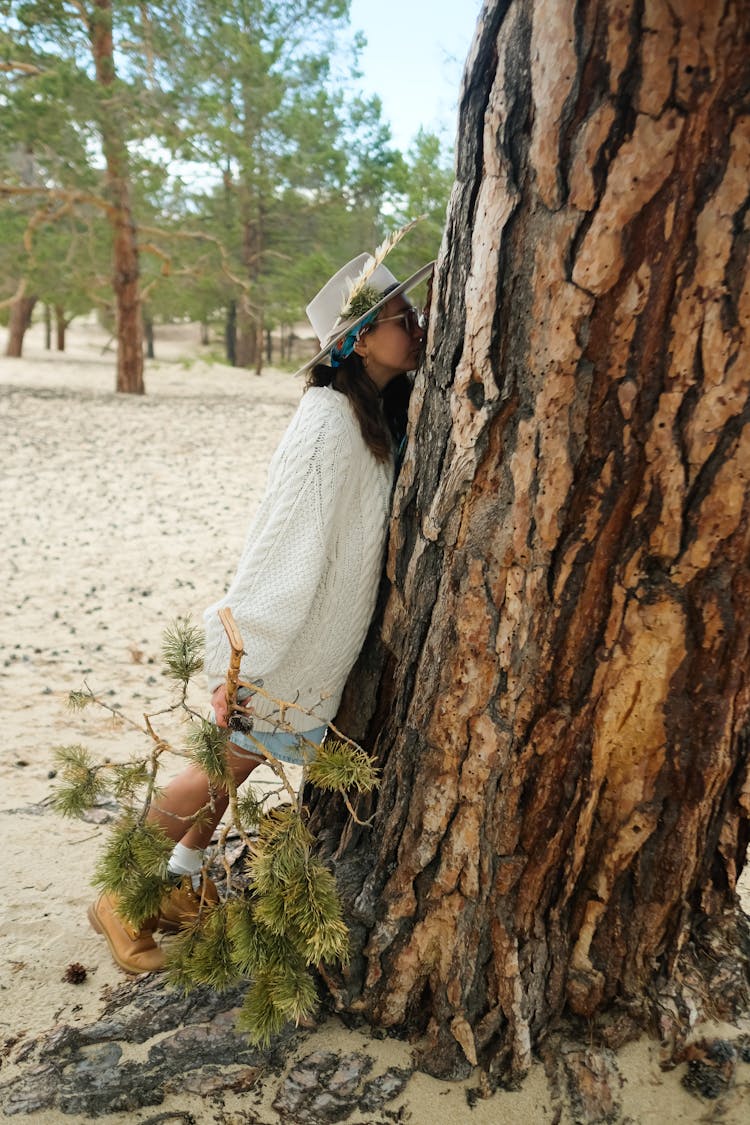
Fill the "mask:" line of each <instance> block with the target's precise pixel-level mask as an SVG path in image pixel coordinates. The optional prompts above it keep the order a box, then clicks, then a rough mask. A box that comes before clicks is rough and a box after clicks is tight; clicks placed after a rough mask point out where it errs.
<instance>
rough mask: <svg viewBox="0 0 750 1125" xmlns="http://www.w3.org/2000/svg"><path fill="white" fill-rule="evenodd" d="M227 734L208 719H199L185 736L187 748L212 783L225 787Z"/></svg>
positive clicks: (227, 775) (226, 780)
mask: <svg viewBox="0 0 750 1125" xmlns="http://www.w3.org/2000/svg"><path fill="white" fill-rule="evenodd" d="M228 738H229V735H228V732H227V730H226V729H225V728H224V727H219V726H217V725H216V723H212V722H211V721H210V720H209V719H200V720H199V722H198V723H197V725H196V726H194V727H193V729H192V730H191V731H190V734H189V735H188V738H187V744H188V750H189V751H190V754H191V755H192V757H193V758H194V759H195V761H196V762H197V764H198V765H199V766H200V767H201V769H202V770H203V772H204V773H205V774H206V775H207V776H208V779H209V781H211V782H213V784H214V785H221V786H222V787H223V788H226V786H227V782H228V781H229V766H228V764H227V741H228Z"/></svg>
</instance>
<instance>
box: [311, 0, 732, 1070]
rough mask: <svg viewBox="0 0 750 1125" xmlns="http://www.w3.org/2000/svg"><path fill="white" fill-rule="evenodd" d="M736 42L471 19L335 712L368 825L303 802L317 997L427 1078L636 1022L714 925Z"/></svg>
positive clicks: (725, 656) (543, 7)
mask: <svg viewBox="0 0 750 1125" xmlns="http://www.w3.org/2000/svg"><path fill="white" fill-rule="evenodd" d="M749 31H750V8H749V7H748V5H746V4H744V3H741V2H740V0H729V2H727V3H726V4H722V5H706V4H704V3H702V2H701V0H673V2H672V3H670V4H669V5H667V4H666V3H664V4H662V3H658V2H654V3H646V4H645V5H643V4H639V3H636V2H635V0H632V2H629V0H617V3H615V2H614V0H610V2H607V0H591V2H590V3H580V4H578V5H577V6H576V5H572V4H570V3H568V2H567V0H552V2H544V0H538V2H537V3H535V4H533V3H531V2H530V0H520V2H516V3H508V2H507V0H503V2H500V0H495V2H492V0H490V2H488V3H487V4H486V5H485V8H484V11H483V14H482V18H481V20H480V25H479V27H478V29H477V35H476V38H475V41H474V45H473V48H472V52H471V54H470V57H469V61H468V64H467V73H466V76H465V79H464V86H463V91H462V99H461V109H460V125H459V138H460V140H459V152H458V171H457V182H456V186H455V188H454V192H453V196H452V200H451V205H450V208H449V214H448V225H447V232H446V237H445V240H444V243H443V248H442V251H441V257H440V260H439V264H438V269H437V275H436V279H435V287H434V291H435V296H434V300H433V308H432V315H431V321H430V330H429V338H428V348H427V358H426V362H425V364H424V366H423V369H422V371H421V372H420V374H419V376H418V379H417V382H416V386H415V390H414V394H413V398H412V406H411V436H410V442H409V447H408V450H407V454H406V458H405V461H404V464H403V467H402V469H401V472H400V476H399V480H398V483H397V487H396V492H395V498H394V512H393V522H392V525H391V540H390V547H389V556H388V566H387V570H388V579H389V582H388V583H387V584H386V588H385V589H384V591H383V596H382V599H381V602H382V612H381V618H380V627H379V628H378V627H375V628H374V629H373V631H372V633H371V638H370V640H369V642H368V644H367V645H366V646H365V649H364V651H363V654H362V656H361V659H360V662H359V664H358V666H357V668H356V669H355V671H354V673H353V675H352V678H351V679H350V682H349V685H348V688H347V693H346V695H345V699H344V704H343V706H342V709H341V712H340V715H339V721H340V723H342V724H343V725H344V729H345V730H347V731H348V732H349V733H351V734H353V735H354V736H355V737H359V738H361V739H363V740H364V742H365V744H366V745H368V746H369V747H371V748H374V749H375V751H376V752H377V754H378V756H379V758H380V760H381V762H382V764H383V780H382V785H381V787H380V790H379V793H378V796H377V801H376V806H375V807H374V808H373V807H370V805H368V802H366V801H362V802H361V803H360V808H361V814H366V815H369V814H370V813H372V812H374V817H375V819H374V824H373V826H372V828H371V829H363V828H360V827H357V826H354V825H352V823H351V821H350V820H349V819H348V817H347V815H346V811H345V810H344V809H342V807H341V806H340V804H339V803H338V802H336V801H334V800H332V799H330V798H325V797H317V796H313V797H311V801H312V823H313V827H314V829H315V830H316V831H317V832H318V834H319V837H320V840H321V847H322V849H323V851H327V852H328V854H329V855H332V856H333V858H334V862H335V866H336V869H337V875H338V878H339V881H340V885H341V888H342V893H343V895H344V899H345V902H346V904H347V907H348V910H349V914H350V918H351V922H352V946H353V958H352V961H351V964H350V966H349V967H348V969H347V970H346V971H345V972H344V973H343V974H342V975H340V976H338V977H335V976H331V977H330V978H329V983H330V987H331V990H332V992H333V995H334V997H335V998H336V1001H337V1004H338V1006H339V1007H340V1008H342V1009H346V1010H350V1011H357V1012H359V1013H361V1014H362V1015H364V1016H365V1018H366V1019H367V1020H369V1021H371V1022H372V1023H375V1024H378V1025H380V1026H385V1027H390V1028H394V1029H397V1030H399V1031H400V1032H406V1031H415V1030H416V1031H425V1032H426V1033H427V1041H428V1048H427V1050H426V1052H425V1054H424V1055H423V1060H422V1061H423V1065H424V1066H425V1067H426V1069H428V1070H430V1071H431V1072H432V1073H436V1074H440V1075H443V1076H451V1075H458V1074H461V1073H463V1072H465V1070H466V1068H467V1067H468V1065H469V1064H470V1063H475V1062H477V1061H478V1062H480V1063H481V1064H482V1065H484V1066H486V1067H487V1068H488V1070H489V1072H490V1074H491V1075H494V1076H495V1077H502V1078H506V1079H507V1078H508V1077H509V1076H510V1077H517V1076H519V1075H521V1074H523V1073H524V1072H525V1071H526V1069H527V1068H528V1066H529V1064H530V1059H531V1049H532V1046H533V1045H535V1044H537V1043H539V1042H540V1040H541V1039H542V1038H543V1036H544V1034H545V1033H546V1032H547V1031H548V1030H549V1029H550V1027H551V1026H552V1024H553V1022H554V1021H555V1020H556V1019H557V1018H558V1017H559V1016H560V1015H561V1014H564V1013H570V1014H573V1015H576V1016H582V1017H586V1018H587V1019H590V1018H592V1017H594V1016H598V1015H599V1014H600V1013H602V1012H603V1011H605V1010H610V1011H611V1010H612V1009H613V1007H614V1008H617V1007H620V1008H625V1009H627V1010H628V1012H630V1013H631V1014H632V1015H633V1016H634V1017H637V1018H638V1019H640V1020H645V1019H647V1015H646V1013H647V1010H648V998H649V997H653V996H654V995H655V994H657V993H660V991H661V994H662V995H663V990H665V989H666V990H667V991H668V990H670V989H678V983H676V982H677V981H678V976H677V974H676V972H675V968H676V965H677V964H678V959H679V958H680V957H685V956H687V952H688V951H689V950H690V949H691V948H694V945H691V943H696V944H697V943H698V942H699V938H700V935H701V934H704V935H705V934H708V933H710V932H711V931H712V930H716V929H718V928H720V927H721V926H722V925H725V926H726V927H727V933H729V934H730V939H731V940H735V939H734V938H731V935H732V933H733V932H735V931H733V929H732V927H736V926H737V925H739V922H738V921H737V916H735V914H734V910H735V906H736V894H735V884H736V879H737V875H738V872H739V871H740V869H741V867H742V865H743V863H744V861H745V854H746V849H747V845H748V824H749V820H748V816H749V815H750V778H749V777H748V749H749V747H750V721H749V716H750V671H749V667H750V661H749V655H750V654H749V651H748V650H749V647H750V640H749V633H750V614H749V613H748V609H747V607H748V605H749V604H750V564H749V562H748V560H749V558H750V488H749V485H748V481H749V478H750V425H749V423H750V402H749V399H748V385H749V383H750V354H749V352H750V349H749V348H748V325H749V324H750V278H749V276H748V252H749V249H750V237H749V236H748V225H747V214H748V179H749V175H750V98H749V91H750V52H748V50H747V41H748V32H749ZM373 803H374V802H373ZM735 937H736V934H735ZM731 940H730V945H729V949H730V953H731V954H732V955H734V953H735V951H736V949H735V947H733V946H732V945H731ZM735 964H736V965H737V966H739V964H740V961H739V953H737V961H736V962H735ZM736 975H737V978H738V979H739V977H740V976H741V970H740V969H739V968H736ZM743 987H744V989H745V993H744V996H745V1000H747V980H746V979H745V980H744V984H742V983H741V985H740V987H739V991H740V992H742V988H743ZM713 991H714V992H715V994H716V995H715V996H714V1000H716V999H717V996H719V995H720V992H721V990H720V989H718V988H714V989H713ZM693 1000H695V997H694V998H693ZM678 1008H679V1004H678Z"/></svg>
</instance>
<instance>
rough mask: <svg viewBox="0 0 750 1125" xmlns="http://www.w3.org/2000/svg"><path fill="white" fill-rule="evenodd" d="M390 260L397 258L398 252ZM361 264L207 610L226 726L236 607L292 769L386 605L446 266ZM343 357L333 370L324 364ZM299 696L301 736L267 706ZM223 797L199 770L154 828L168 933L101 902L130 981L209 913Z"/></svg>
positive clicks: (343, 280) (315, 311)
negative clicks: (409, 435)
mask: <svg viewBox="0 0 750 1125" xmlns="http://www.w3.org/2000/svg"><path fill="white" fill-rule="evenodd" d="M386 252H387V251H386ZM383 256H384V252H383V251H382V250H381V251H378V252H376V255H375V257H374V258H372V257H371V256H370V255H368V254H361V255H359V257H357V258H354V259H353V260H352V261H351V262H349V263H347V265H346V266H344V267H343V268H342V269H341V270H339V271H338V273H337V274H336V275H335V276H334V277H333V278H331V280H330V281H329V282H328V283H327V284H326V285H325V286H324V287H323V289H322V290H321V291H320V293H318V295H317V296H316V297H315V298H314V299H313V301H311V303H310V304H309V305H308V306H307V314H308V317H309V319H310V322H311V324H312V327H313V329H314V331H315V333H316V335H317V336H318V338H319V339H320V341H321V344H322V347H321V350H320V352H319V353H318V354H317V355H316V356H315V358H314V359H313V360H312V361H311V362H310V364H308V365H306V367H305V368H303V369H302V370H303V371H305V370H307V369H308V368H311V369H312V370H311V372H310V374H309V377H308V380H307V385H306V391H305V394H304V395H303V397H302V401H301V403H300V405H299V407H298V408H297V411H296V413H295V415H294V417H293V419H292V421H291V424H290V425H289V428H288V429H287V431H286V433H285V435H284V437H283V438H282V440H281V443H280V445H279V447H278V449H277V450H276V453H275V454H274V456H273V458H272V460H271V465H270V468H269V474H268V483H267V487H266V492H265V495H264V497H263V500H262V501H261V504H260V508H259V509H258V512H257V513H256V515H255V518H254V519H253V521H252V523H251V525H250V528H249V531H248V535H247V540H246V543H245V547H244V550H243V553H242V556H241V558H240V562H239V566H238V569H237V573H236V575H235V577H234V579H233V581H232V584H231V586H230V588H229V590H228V592H227V594H226V596H225V597H224V598H222V599H221V601H219V602H217V603H216V604H215V605H213V606H211V607H210V608H209V609H208V610H207V611H206V614H205V626H206V659H205V669H206V672H207V675H208V680H209V689H210V691H211V692H212V695H211V703H212V707H213V711H214V716H215V720H216V722H217V723H218V724H219V725H220V726H226V725H227V704H226V696H225V677H226V671H227V668H228V665H229V655H230V650H229V643H228V640H227V637H226V635H225V633H224V629H223V627H222V625H221V623H220V621H219V619H218V615H217V614H218V610H219V609H220V608H221V607H222V606H229V607H230V608H231V610H232V613H233V615H234V617H235V620H236V621H237V624H238V626H239V629H240V632H241V634H242V637H243V642H244V646H245V652H246V655H245V656H244V657H243V661H242V669H241V675H242V679H243V680H245V681H249V682H252V683H255V684H257V685H258V686H259V687H260V686H262V687H263V689H264V691H263V694H255V695H254V696H253V703H252V710H253V727H252V732H253V738H254V739H257V740H259V741H261V742H262V743H263V745H264V746H265V747H266V748H267V749H268V750H269V751H270V752H271V753H272V754H273V755H274V756H275V757H277V758H279V759H280V760H282V761H285V762H292V763H300V764H302V763H304V761H305V760H306V759H308V758H309V756H310V755H311V754H312V753H314V747H315V745H316V744H319V743H320V741H321V739H322V738H323V735H324V733H325V729H326V724H327V722H328V721H329V720H330V719H332V718H333V716H334V715H335V713H336V710H337V708H338V705H339V701H340V699H341V694H342V691H343V688H344V684H345V682H346V679H347V676H348V674H349V671H350V670H351V668H352V665H353V664H354V661H355V660H356V658H357V655H358V653H359V650H360V648H361V647H362V643H363V641H364V638H365V634H366V632H367V628H368V625H369V623H370V618H371V617H372V612H373V609H374V605H375V597H376V594H377V587H378V581H379V577H380V572H381V567H382V558H383V547H384V543H385V536H386V529H387V520H388V513H389V508H390V494H391V487H392V482H393V472H394V461H395V455H396V453H397V449H398V445H399V443H400V441H401V440H402V438H403V430H404V429H405V396H404V388H403V385H401V386H399V381H400V380H402V379H403V377H404V374H405V372H407V371H411V370H413V369H414V368H415V367H416V366H417V364H418V361H419V354H420V351H421V348H422V344H423V340H424V330H423V327H422V321H421V318H420V317H419V315H418V314H417V312H416V310H415V309H414V308H413V307H412V306H411V305H410V304H409V303H408V301H407V300H406V297H405V294H406V292H407V291H408V290H409V289H411V288H413V287H414V286H415V285H417V284H418V283H419V282H420V281H422V280H423V279H424V278H425V277H426V276H427V274H428V273H429V272H430V270H431V269H432V263H430V264H429V265H427V266H424V267H423V268H422V269H421V270H419V271H418V272H417V273H416V274H414V275H413V276H412V277H410V278H409V279H408V281H406V282H403V283H401V284H399V283H398V282H397V280H396V278H395V277H394V276H393V274H392V273H391V272H390V270H388V269H387V268H386V267H385V266H384V265H383V264H382V257H383ZM326 356H330V366H329V365H328V364H323V363H320V361H321V360H322V359H324V358H325V357H326ZM268 697H271V698H272V699H278V700H285V701H293V702H294V703H295V704H296V706H295V708H293V709H289V710H288V711H287V713H286V723H287V725H291V726H292V727H293V730H292V731H291V732H290V731H287V730H279V729H278V723H277V719H278V716H277V713H276V709H275V705H274V704H273V703H272V702H271V700H270V699H269V698H268ZM228 753H229V764H230V768H231V770H232V773H233V775H234V779H235V782H236V783H237V785H240V784H241V783H242V782H243V781H245V779H246V778H247V777H248V776H249V775H250V774H251V773H252V771H253V770H254V769H255V768H256V766H258V765H260V764H261V763H262V761H263V760H264V759H263V757H262V756H261V755H260V754H259V752H258V750H257V747H256V745H255V743H254V742H253V741H252V740H251V739H249V738H247V736H246V735H243V734H242V733H241V732H238V731H233V733H232V741H231V742H230V743H229V751H228ZM208 801H209V783H208V779H207V777H206V775H205V774H204V773H203V771H202V770H201V769H200V768H199V767H198V766H197V765H195V764H192V765H190V766H188V767H187V768H186V769H184V770H183V771H182V772H181V773H180V774H179V775H178V776H177V777H176V778H175V779H174V780H173V781H172V782H170V783H169V785H168V786H167V787H166V788H165V789H164V790H163V792H162V794H161V795H160V796H159V799H158V804H157V803H154V804H153V805H152V808H151V810H150V814H149V818H150V820H151V822H152V823H156V824H159V825H160V826H161V827H162V828H163V829H164V831H165V832H166V834H167V835H168V836H169V837H171V839H173V840H174V841H175V849H174V852H173V853H172V857H171V859H170V861H169V871H170V873H171V875H172V876H173V878H174V879H175V881H176V885H175V887H174V889H173V890H172V891H170V892H169V894H168V895H167V896H166V897H165V899H164V900H163V901H162V905H161V911H160V917H159V919H158V920H157V921H156V922H155V924H154V925H153V926H146V927H144V928H143V929H141V930H135V929H133V927H131V926H130V925H129V923H127V921H125V920H124V919H123V918H122V917H121V916H120V915H119V914H118V913H117V901H116V899H115V897H114V896H112V895H106V894H105V895H102V896H101V897H100V898H99V899H98V901H97V902H96V903H95V904H94V905H93V906H92V907H91V908H90V910H89V917H90V919H91V922H92V925H93V926H94V928H95V929H96V930H97V931H99V932H100V933H103V934H104V936H105V937H106V939H107V942H108V943H109V946H110V950H111V952H112V955H113V957H114V959H115V961H116V962H117V963H118V964H119V965H120V966H121V968H123V969H125V970H126V971H128V972H136V973H141V972H153V971H155V970H158V969H161V968H162V967H163V964H164V954H163V952H162V950H161V948H160V947H159V946H158V945H157V944H156V942H155V941H154V937H153V931H154V929H155V928H161V929H166V930H174V929H179V928H180V926H181V925H184V924H185V923H186V922H188V921H189V920H190V919H191V918H194V917H195V915H196V913H197V910H198V906H199V902H200V896H201V895H202V896H203V897H204V898H207V899H209V900H210V901H216V897H217V896H216V889H215V887H214V886H213V884H211V883H210V881H208V880H205V882H204V885H203V886H202V887H201V875H200V872H201V869H202V866H203V858H204V849H205V848H206V847H207V846H208V843H209V841H210V839H211V836H212V834H213V831H214V829H215V827H216V825H217V823H218V822H219V820H220V819H221V817H222V815H223V814H224V811H225V810H226V807H227V803H228V798H227V796H226V794H218V795H215V798H214V811H213V812H212V814H211V815H210V816H209V817H207V818H206V817H205V815H204V816H202V817H201V820H200V822H199V823H193V824H192V825H190V827H188V828H187V831H186V830H185V825H186V824H190V818H191V817H193V816H194V815H195V814H196V813H197V811H198V810H199V809H204V808H205V806H206V805H207V803H208Z"/></svg>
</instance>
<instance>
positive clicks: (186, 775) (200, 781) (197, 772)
mask: <svg viewBox="0 0 750 1125" xmlns="http://www.w3.org/2000/svg"><path fill="white" fill-rule="evenodd" d="M229 765H230V768H231V770H232V774H233V776H234V780H235V784H236V785H241V784H242V782H243V781H244V780H245V779H246V778H247V777H249V776H250V774H251V773H252V772H253V770H254V769H255V767H256V766H259V765H261V759H259V758H251V757H248V755H247V754H233V753H232V751H231V744H230V746H229ZM208 801H209V786H208V778H207V777H206V775H205V773H204V772H203V770H202V769H201V768H200V767H199V766H196V765H189V766H186V767H185V769H184V770H182V771H181V772H180V773H178V774H177V777H175V778H173V779H172V781H170V783H169V785H167V786H166V788H165V789H164V790H163V792H162V793H161V795H160V796H159V799H158V804H156V803H153V802H152V804H151V808H150V809H149V812H148V822H149V824H158V825H159V826H160V827H161V828H163V830H164V831H165V832H166V834H167V836H169V837H170V838H171V839H172V840H174V841H175V843H177V842H179V843H181V844H183V845H184V846H185V847H186V848H206V847H208V844H209V842H210V840H211V836H212V835H213V832H214V829H215V828H216V825H217V824H218V823H219V821H220V820H221V818H222V816H223V815H224V813H225V812H226V809H227V805H228V804H229V797H228V796H227V794H226V793H225V792H222V791H218V792H216V793H215V795H214V810H213V812H212V811H211V810H210V809H209V810H208V812H207V813H206V814H205V817H206V819H203V818H201V822H200V824H192V825H191V824H190V820H189V818H190V817H191V816H194V815H195V813H197V811H198V809H202V808H203V807H204V806H205V805H207V804H208Z"/></svg>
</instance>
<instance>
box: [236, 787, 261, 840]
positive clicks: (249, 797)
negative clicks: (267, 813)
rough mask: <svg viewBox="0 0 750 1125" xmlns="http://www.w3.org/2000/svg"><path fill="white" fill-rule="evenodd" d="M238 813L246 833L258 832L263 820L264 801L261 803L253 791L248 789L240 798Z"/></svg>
mask: <svg viewBox="0 0 750 1125" xmlns="http://www.w3.org/2000/svg"><path fill="white" fill-rule="evenodd" d="M237 813H238V816H239V818H240V823H241V824H242V827H243V828H244V829H245V831H246V832H254V831H257V829H258V827H259V826H260V823H261V821H262V819H263V801H259V800H258V798H257V797H256V796H255V794H254V793H253V791H252V789H248V790H247V791H246V792H245V793H242V794H241V795H240V796H239V797H238V800H237Z"/></svg>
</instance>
